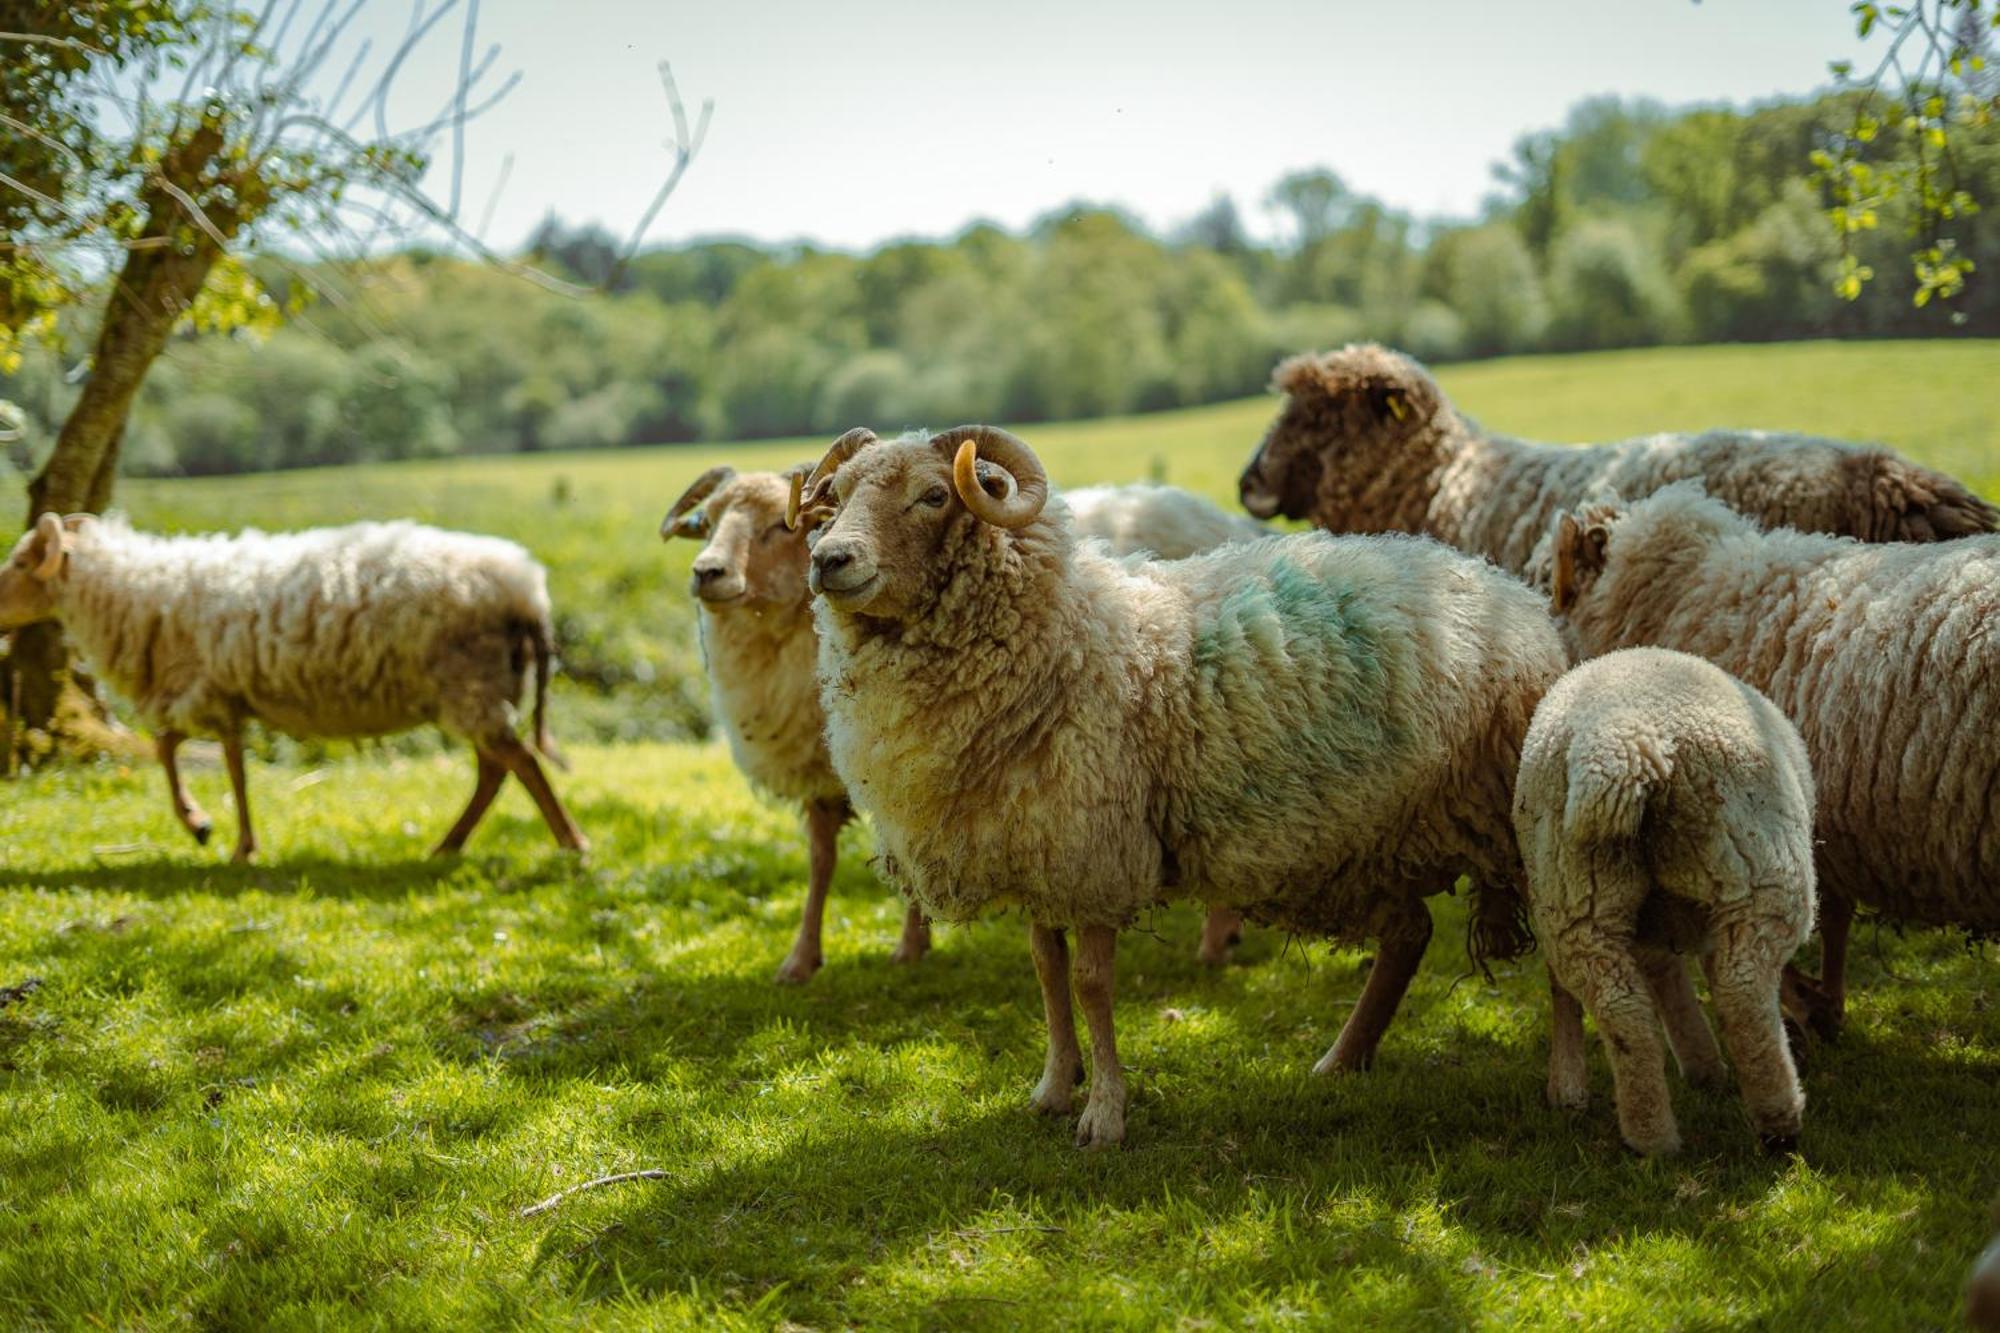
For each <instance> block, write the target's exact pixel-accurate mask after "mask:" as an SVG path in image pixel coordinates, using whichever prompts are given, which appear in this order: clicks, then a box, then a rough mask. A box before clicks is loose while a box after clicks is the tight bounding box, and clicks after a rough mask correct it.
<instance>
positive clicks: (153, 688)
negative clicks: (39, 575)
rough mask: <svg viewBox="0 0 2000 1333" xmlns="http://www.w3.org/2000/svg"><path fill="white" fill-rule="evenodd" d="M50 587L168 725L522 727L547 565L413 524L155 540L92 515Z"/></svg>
mask: <svg viewBox="0 0 2000 1333" xmlns="http://www.w3.org/2000/svg"><path fill="white" fill-rule="evenodd" d="M66 549H67V551H68V552H69V555H68V559H67V561H66V562H65V566H64V568H63V570H62V572H61V573H60V574H59V575H58V576H57V578H56V580H55V582H54V583H53V585H52V588H51V590H52V592H53V595H54V598H55V603H56V611H57V614H58V615H59V617H60V618H61V620H62V622H63V626H64V629H65V631H66V632H67V633H68V635H69V637H70V640H71V642H73V643H75V644H76V645H77V646H78V647H79V648H80V649H81V650H82V652H83V655H84V657H85V658H86V659H87V660H88V661H89V662H90V663H91V665H92V666H93V667H94V668H95V670H96V671H97V672H98V674H99V676H100V677H101V678H102V679H104V680H105V681H107V682H108V683H109V684H110V685H111V686H112V687H113V688H115V689H116V690H118V692H119V693H121V694H123V695H124V696H126V697H127V698H129V699H130V700H131V701H132V703H133V705H134V707H136V708H137V709H138V711H139V713H140V715H141V716H142V717H143V718H144V719H145V720H146V722H147V723H148V725H149V726H151V727H153V728H154V729H155V730H161V731H166V730H172V731H180V732H191V733H211V734H213V733H230V732H233V731H235V730H236V729H237V728H238V727H239V725H240V724H241V722H242V721H243V720H245V719H247V718H252V717H254V718H257V719H259V720H261V721H262V722H264V723H265V724H267V725H269V726H272V727H275V728H277V729H279V730H281V731H285V732H288V733H290V734H292V735H296V736H322V737H339V736H371V735H381V734H385V733H388V732H394V731H401V730H405V729H407V728H410V727H414V726H418V725H420V724H423V723H427V722H436V723H439V724H441V725H443V726H444V727H446V728H447V729H448V730H451V731H453V732H455V733H457V734H459V735H461V736H464V737H465V738H467V739H469V740H471V741H472V742H473V743H475V744H482V743H487V742H491V741H493V740H496V739H498V738H499V737H501V736H503V735H511V734H512V731H513V725H514V718H513V705H514V703H515V701H517V700H518V699H519V698H520V693H521V686H522V683H523V679H524V676H525V673H526V669H527V665H528V661H529V660H530V654H531V652H532V647H533V644H534V643H535V641H536V640H537V639H539V641H540V642H541V643H542V644H544V645H546V644H547V643H548V642H549V639H550V636H551V628H550V612H549V597H548V589H547V584H546V576H545V575H544V573H543V570H542V567H541V566H540V565H538V564H536V563H535V561H534V560H533V559H532V558H531V557H530V556H529V555H528V553H527V552H526V551H524V550H522V549H521V548H520V547H519V546H516V545H515V544H514V543H512V542H507V541H501V540H499V539H497V538H492V537H477V536H470V535H467V534H465V533H456V532H442V531H439V530H438V529H436V528H428V527H421V526H419V525H417V524H414V523H358V524H355V525H353V526H351V527H344V528H316V529H312V530H309V531H305V532H294V533H279V534H266V533H261V532H257V531H254V530H253V531H246V532H243V533H241V534H239V535H236V536H208V537H159V536H152V535H149V534H146V533H140V532H135V531H133V530H132V529H131V528H129V527H127V526H126V525H125V524H124V523H123V522H121V521H119V520H115V519H111V520H101V521H98V522H93V523H87V524H85V525H83V526H82V527H81V528H80V529H78V530H77V531H76V532H75V533H73V534H72V535H71V536H70V537H69V539H68V543H67V546H66Z"/></svg>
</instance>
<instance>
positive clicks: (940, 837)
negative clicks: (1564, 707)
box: [815, 501, 1563, 952]
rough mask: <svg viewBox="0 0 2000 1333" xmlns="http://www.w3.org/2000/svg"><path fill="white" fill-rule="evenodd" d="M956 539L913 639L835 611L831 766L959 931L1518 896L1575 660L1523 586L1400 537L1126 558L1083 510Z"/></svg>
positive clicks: (929, 904) (1296, 921) (829, 682)
mask: <svg viewBox="0 0 2000 1333" xmlns="http://www.w3.org/2000/svg"><path fill="white" fill-rule="evenodd" d="M943 541H944V545H943V547H942V549H941V550H940V551H939V553H938V555H937V557H936V559H935V561H934V562H933V568H934V569H935V573H934V575H933V576H932V577H931V579H930V582H929V584H928V587H927V591H926V592H925V593H924V594H923V598H924V600H923V602H922V604H921V605H919V606H917V607H916V609H915V613H914V614H912V615H910V616H908V617H906V618H903V619H902V620H900V621H899V622H894V623H888V622H878V621H874V620H871V619H869V618H867V617H865V616H861V615H851V614H847V613H844V612H842V611H841V610H839V609H838V608H837V607H835V606H834V605H832V604H830V603H829V602H827V601H826V600H824V599H822V600H821V601H820V602H819V603H818V605H817V606H816V608H815V614H816V615H817V617H818V621H819V627H820V643H821V648H820V677H821V682H822V687H823V695H824V699H825V703H826V708H827V723H828V724H827V735H828V741H829V744H830V748H831V750H832V753H833V758H834V766H835V767H836V768H837V769H838V770H839V771H840V773H841V775H842V776H843V777H844V778H845V779H846V781H847V786H848V790H849V791H850V792H851V793H852V794H853V797H854V800H855V802H856V804H857V805H859V806H860V807H862V808H863V809H865V810H866V811H867V812H868V813H869V814H870V815H871V816H872V817H873V819H874V822H875V827H876V830H877V836H878V839H879V842H880V845H881V847H882V850H883V852H884V861H885V867H886V868H887V870H888V871H889V873H890V874H891V875H892V876H893V877H894V878H895V879H896V880H897V881H898V882H900V883H901V884H902V885H904V886H905V888H906V889H907V890H908V891H909V892H911V893H912V894H913V895H914V896H915V897H916V898H917V899H918V900H919V901H920V902H921V903H922V904H923V905H924V906H925V907H926V908H927V909H928V910H929V911H930V912H932V913H933V914H934V915H936V916H938V917H940V918H942V919H945V920H965V919H968V918H971V917H975V916H978V915H980V914H982V913H985V912H988V911H992V910H995V909H999V908H1005V907H1013V906H1019V907H1022V908H1025V909H1026V910H1027V912H1028V914H1029V915H1030V917H1031V919H1032V920H1034V921H1036V922H1040V923H1043V924H1049V925H1055V924H1064V925H1071V926H1090V925H1100V926H1120V925H1123V924H1125V923H1127V922H1129V921H1130V920H1131V919H1132V918H1133V917H1134V915H1135V914H1137V913H1138V912H1139V911H1141V910H1142V909H1144V908H1146V907H1147V906H1149V905H1151V904H1153V903H1156V902H1158V901H1160V900H1162V899H1163V898H1166V897H1172V896H1188V897H1192V898H1195V899H1198V900H1201V901H1204V902H1208V903H1211V904H1229V905H1234V906H1239V907H1242V908H1244V909H1246V910H1248V912H1249V913H1250V915H1251V916H1252V917H1253V918H1254V919H1260V920H1264V921H1269V922H1272V923H1275V924H1278V925H1282V926H1286V927H1290V928H1294V929H1298V930H1302V931H1310V932H1312V933H1314V934H1327V935H1337V936H1346V937H1356V936H1363V935H1367V934H1370V933H1373V932H1374V929H1375V926H1376V924H1377V916H1378V913H1392V912H1394V911H1396V910H1398V909H1400V910H1403V911H1407V907H1408V904H1409V903H1410V902H1411V901H1412V900H1413V899H1415V898H1418V897H1421V896H1422V895H1426V894H1430V893H1436V892H1440V891H1446V890H1449V889H1450V888H1451V887H1452V885H1453V883H1454V881H1455V879H1456V877H1457V876H1458V875H1459V874H1460V873H1461V872H1462V871H1464V872H1469V873H1470V874H1471V875H1472V876H1473V879H1474V881H1475V883H1476V884H1477V885H1478V886H1479V887H1480V888H1481V889H1482V891H1489V892H1490V893H1492V894H1493V895H1496V896H1498V897H1499V898H1501V899H1502V900H1504V901H1503V907H1505V908H1508V909H1510V910H1511V909H1513V908H1517V907H1518V898H1517V897H1515V895H1516V894H1517V893H1518V879H1519V859H1518V855H1517V853H1516V851H1515V849H1514V840H1513V834H1512V829H1511V827H1510V825H1509V819H1508V811H1509V802H1510V799H1511V795H1512V785H1513V775H1514V768H1515V764H1516V761H1517V758H1518V753H1519V742H1520V738H1521V735H1522V733H1523V732H1524V731H1525V730H1526V728H1527V724H1528V718H1529V716H1530V715H1531V714H1532V712H1533V709H1534V705H1535V702H1536V700H1537V699H1539V698H1540V696H1541V694H1542V692H1543V690H1544V689H1546V688H1547V686H1548V685H1549V683H1550V682H1552V681H1553V680H1554V679H1555V678H1556V677H1557V676H1558V675H1559V674H1560V673H1561V670H1562V666H1563V657H1562V649H1561V646H1560V644H1559V642H1558V640H1557V637H1556V634H1555V630H1554V628H1553V625H1552V624H1551V622H1550V621H1549V618H1548V615H1547V613H1546V610H1545V608H1544V607H1543V605H1542V604H1541V602H1540V601H1539V599H1538V598H1537V597H1536V596H1535V595H1534V594H1533V593H1532V592H1530V591H1529V590H1528V589H1527V588H1525V587H1524V586H1522V585H1521V584H1519V583H1517V582H1516V581H1514V580H1513V579H1510V578H1508V577H1506V576H1505V575H1503V574H1501V573H1500V572H1499V571H1497V570H1495V569H1493V568H1492V567H1491V566H1489V565H1486V564H1485V563H1484V562H1480V561H1474V560H1470V559H1468V558H1466V557H1464V556H1462V555H1459V554H1457V553H1455V552H1452V551H1450V550H1447V549H1446V548H1445V547H1443V546H1440V545H1438V544H1436V543H1433V542H1427V541H1419V540H1411V539H1403V538H1390V539H1384V538H1350V539H1335V538H1331V537H1328V536H1326V535H1324V534H1304V535H1299V536H1293V537H1281V538H1273V539H1271V540H1268V541H1260V542H1253V543H1246V544H1242V545H1236V546H1230V547H1225V548H1223V549H1221V550H1218V551H1214V552H1210V553H1208V554H1205V555H1198V556H1195V557H1192V558H1190V559H1187V560H1181V561H1171V562H1159V561H1153V562H1149V561H1144V560H1138V559H1126V560H1119V559H1114V558H1111V557H1109V556H1108V555H1106V554H1105V553H1103V551H1102V550H1101V549H1100V548H1097V547H1096V546H1095V545H1094V544H1085V545H1083V546H1081V547H1079V546H1078V545H1077V543H1076V542H1075V540H1074V538H1073V534H1072V532H1071V530H1070V527H1069V522H1068V515H1067V512H1066V510H1065V508H1064V506H1063V505H1062V504H1061V503H1060V502H1059V501H1058V502H1052V503H1051V504H1050V505H1049V507H1048V509H1047V510H1046V511H1044V513H1043V514H1042V515H1041V516H1040V517H1039V518H1037V519H1036V520H1035V521H1033V522H1032V523H1030V524H1028V525H1027V526H1025V527H1023V528H1020V529H1017V530H1014V531H1003V530H1001V529H998V528H994V527H989V526H987V525H985V524H983V523H981V522H979V521H978V520H977V519H975V518H973V517H972V516H971V515H969V514H963V513H962V514H960V515H959V516H958V518H957V519H956V520H955V521H954V524H953V526H952V527H951V528H950V529H949V530H948V531H947V533H946V534H945V536H944V538H943ZM1505 945H1506V947H1505V948H1503V949H1500V950H1496V952H1509V951H1517V950H1518V949H1519V948H1521V947H1524V945H1525V940H1521V939H1518V938H1516V939H1508V940H1506V941H1505Z"/></svg>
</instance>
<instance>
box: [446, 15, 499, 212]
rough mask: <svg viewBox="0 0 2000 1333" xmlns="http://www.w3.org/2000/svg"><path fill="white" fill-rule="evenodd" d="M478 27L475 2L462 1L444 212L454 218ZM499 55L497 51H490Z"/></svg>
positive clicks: (462, 177)
mask: <svg viewBox="0 0 2000 1333" xmlns="http://www.w3.org/2000/svg"><path fill="white" fill-rule="evenodd" d="M478 26H479V0H466V6H465V40H464V41H462V42H461V43H459V48H458V111H457V114H455V115H454V116H453V117H452V120H451V204H450V206H449V207H447V208H446V209H445V211H446V212H447V213H449V214H451V216H452V217H454V218H456V217H457V216H458V203H459V199H460V197H461V194H462V189H463V186H464V184H465V90H466V89H467V88H468V87H469V86H471V83H472V42H473V36H474V32H475V30H476V29H477V28H478ZM494 54H495V55H498V54H499V48H498V47H495V48H494Z"/></svg>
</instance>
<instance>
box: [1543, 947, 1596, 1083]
mask: <svg viewBox="0 0 2000 1333" xmlns="http://www.w3.org/2000/svg"><path fill="white" fill-rule="evenodd" d="M1586 1054H1587V1053H1586V1052H1585V1050H1584V1046H1583V1005H1582V1004H1580V1003H1579V1002H1578V1001H1577V998H1576V996H1574V995H1572V994H1570V993H1569V992H1568V991H1566V990H1564V989H1563V984H1562V983H1561V982H1560V981H1557V980H1556V974H1555V971H1554V969H1550V971H1549V1087H1548V1098H1549V1105H1550V1106H1553V1107H1555V1108H1556V1109H1557V1110H1559V1111H1581V1110H1582V1109H1583V1108H1584V1107H1586V1106H1588V1105H1590V1067H1589V1064H1588V1063H1587V1061H1586Z"/></svg>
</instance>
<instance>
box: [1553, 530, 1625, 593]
mask: <svg viewBox="0 0 2000 1333" xmlns="http://www.w3.org/2000/svg"><path fill="white" fill-rule="evenodd" d="M1610 544H1611V529H1610V528H1608V527H1607V526H1605V525H1604V524H1603V523H1585V522H1583V521H1581V520H1579V519H1578V518H1577V516H1576V515H1574V514H1564V515H1563V516H1562V517H1561V518H1560V519H1558V520H1557V521H1556V541H1555V548H1556V549H1555V570H1554V574H1553V576H1552V577H1551V579H1550V581H1549V604H1550V605H1551V606H1553V607H1554V608H1555V609H1556V611H1557V612H1558V613H1562V612H1566V611H1568V610H1569V609H1570V608H1571V607H1572V606H1575V605H1576V599H1577V596H1578V594H1579V593H1581V592H1582V591H1583V586H1584V584H1585V583H1587V582H1589V581H1590V580H1592V579H1594V578H1596V577H1597V576H1598V575H1599V574H1600V573H1602V572H1603V570H1604V558H1605V556H1604V553H1605V551H1606V550H1607V549H1609V547H1610Z"/></svg>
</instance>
